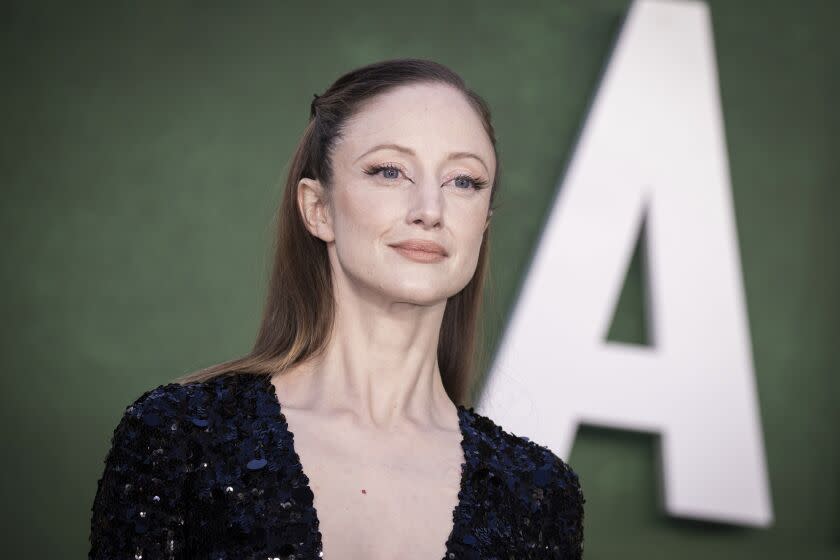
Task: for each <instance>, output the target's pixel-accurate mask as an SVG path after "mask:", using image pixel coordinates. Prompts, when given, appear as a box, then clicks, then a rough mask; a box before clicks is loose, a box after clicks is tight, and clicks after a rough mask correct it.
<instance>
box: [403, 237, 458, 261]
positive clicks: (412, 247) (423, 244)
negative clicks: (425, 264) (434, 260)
mask: <svg viewBox="0 0 840 560" xmlns="http://www.w3.org/2000/svg"><path fill="white" fill-rule="evenodd" d="M391 247H395V248H400V249H407V250H409V251H423V252H425V253H432V254H438V255H441V256H444V257H445V256H446V255H447V253H446V250H445V249H444V248H443V247H441V246H440V245H438V244H437V243H435V242H434V241H426V240H425V239H409V240H407V241H402V242H400V243H394V244H393V245H391Z"/></svg>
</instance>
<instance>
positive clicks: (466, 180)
mask: <svg viewBox="0 0 840 560" xmlns="http://www.w3.org/2000/svg"><path fill="white" fill-rule="evenodd" d="M453 181H455V184H456V186H457V185H459V184H460V185H464V186H465V187H466V188H467V189H473V190H480V189H483V188H484V187H485V185H487V181H485V180H483V179H477V178H476V177H473V176H472V175H458V176H457V177H455V178H454V179H453ZM459 182H460V183H459ZM458 188H459V189H463V187H458Z"/></svg>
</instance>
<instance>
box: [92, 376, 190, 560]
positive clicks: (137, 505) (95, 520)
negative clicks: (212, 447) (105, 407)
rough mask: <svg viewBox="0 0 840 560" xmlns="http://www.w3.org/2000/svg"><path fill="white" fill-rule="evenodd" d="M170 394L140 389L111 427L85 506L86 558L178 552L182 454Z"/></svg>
mask: <svg viewBox="0 0 840 560" xmlns="http://www.w3.org/2000/svg"><path fill="white" fill-rule="evenodd" d="M167 393H170V394H167ZM174 399H175V397H173V396H172V395H171V391H170V392H167V391H165V387H163V386H162V387H158V388H157V389H154V390H152V391H149V392H147V393H145V394H143V395H142V396H141V397H140V398H139V399H137V400H136V401H135V402H134V403H133V404H132V405H131V406H129V407H128V408H126V410H125V413H124V415H123V417H122V419H121V420H120V421H119V423H118V425H117V427H116V429H115V430H114V434H113V437H112V440H111V448H110V450H109V451H108V454H107V456H106V458H105V469H104V472H103V474H102V477H101V478H100V479H99V481H98V483H97V490H96V495H95V498H94V501H93V506H92V508H91V511H92V516H91V530H90V552H89V554H88V558H89V560H100V559H105V558H109V559H110V558H133V559H143V560H157V559H170V560H175V559H179V558H184V541H185V539H184V493H185V492H184V484H185V464H186V462H185V460H184V459H185V456H186V454H185V451H184V446H183V445H182V443H181V441H182V439H183V438H180V437H179V435H180V433H181V427H180V426H179V425H178V420H177V415H176V413H175V411H176V410H177V408H176V406H175V405H174V404H173V401H174Z"/></svg>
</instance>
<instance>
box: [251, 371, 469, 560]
mask: <svg viewBox="0 0 840 560" xmlns="http://www.w3.org/2000/svg"><path fill="white" fill-rule="evenodd" d="M260 377H261V379H262V380H263V382H264V383H265V384H266V385H267V386H266V387H265V388H266V390H267V392H268V393H269V395H270V396H271V400H272V404H273V406H274V407H275V408H276V414H275V418H276V419H278V420H279V421H280V424H281V427H282V429H283V431H284V432H285V434H286V436H287V438H288V440H289V454H290V455H291V457H292V461H294V468H295V469H297V471H298V473H299V476H300V478H301V480H302V481H303V483H304V485H305V488H306V490H308V493H309V495H311V496H312V497H313V499H312V505H311V506H309V507H311V509H312V517H313V523H314V525H315V536H316V539H317V540H316V543H315V544H316V550H317V553H318V558H322V559H324V560H328V559H326V558H324V542H323V535H321V529H320V525H321V523H320V520H319V519H318V510H317V509H316V508H315V499H314V496H315V493H314V492H313V491H312V487H311V485H310V480H309V477H308V476H307V475H306V473H305V472H304V470H303V463H302V461H301V459H300V456H299V455H298V453H297V449H295V434H294V432H292V430H291V429H290V428H289V423H288V421H287V420H286V416H285V414H283V406H282V404H281V403H280V397H279V396H278V395H277V390H276V388H275V386H274V383H272V382H271V375H268V374H266V375H261V376H260ZM455 408H456V409H457V412H458V429H459V430H460V432H461V451H462V453H463V454H464V461H463V462H462V463H461V479H460V482H459V484H458V502H457V503H456V504H455V507H454V508H453V509H452V515H451V518H452V528H451V529H450V531H449V535H448V536H447V537H446V542H445V543H444V552H443V558H442V559H441V560H448V559H449V558H454V554H453V552H452V550H451V545H452V542H453V539H454V538H455V535H456V534H457V532H458V528H459V527H458V520H459V519H460V518H461V517H462V515H461V514H462V511H461V510H462V509H463V508H464V507H465V499H466V488H467V478H468V477H467V468H468V467H469V453H468V444H469V442H468V432H467V421H468V418H467V415H468V414H469V411H468V410H467V409H466V408H465V407H464V406H463V405H461V404H456V405H455Z"/></svg>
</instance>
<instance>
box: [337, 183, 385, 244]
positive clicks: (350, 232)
mask: <svg viewBox="0 0 840 560" xmlns="http://www.w3.org/2000/svg"><path fill="white" fill-rule="evenodd" d="M335 195H336V196H335V212H334V217H335V221H334V224H335V239H336V246H337V247H339V248H340V249H339V250H341V251H342V252H345V253H354V254H355V253H358V254H361V253H363V252H364V254H365V255H369V254H370V253H371V251H372V250H375V249H376V247H375V243H376V241H377V239H378V238H379V237H381V236H382V234H383V232H384V231H386V229H387V227H388V223H389V218H390V217H391V216H392V215H393V208H390V207H389V206H388V204H387V202H388V201H387V200H386V199H387V197H381V196H376V193H374V192H372V191H371V190H370V189H366V188H365V186H364V185H354V184H351V185H348V186H345V187H342V188H341V189H340V190H339V192H337V193H335Z"/></svg>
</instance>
